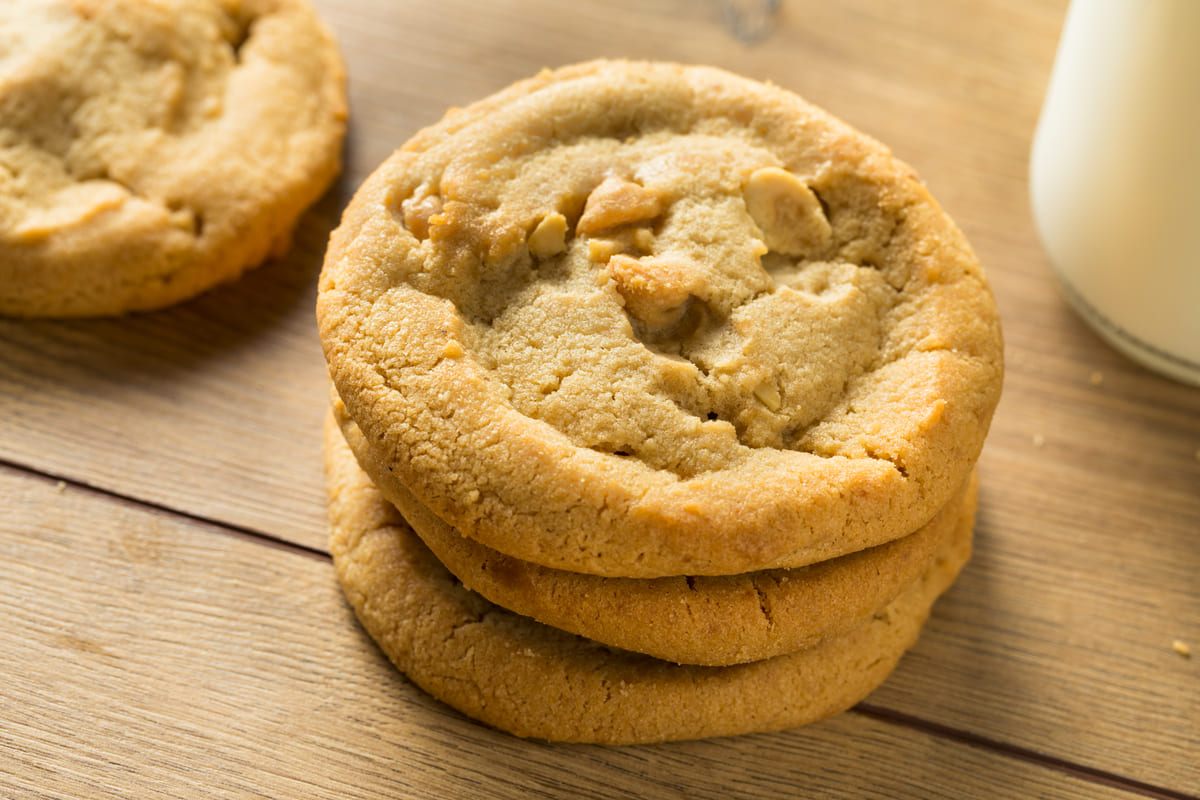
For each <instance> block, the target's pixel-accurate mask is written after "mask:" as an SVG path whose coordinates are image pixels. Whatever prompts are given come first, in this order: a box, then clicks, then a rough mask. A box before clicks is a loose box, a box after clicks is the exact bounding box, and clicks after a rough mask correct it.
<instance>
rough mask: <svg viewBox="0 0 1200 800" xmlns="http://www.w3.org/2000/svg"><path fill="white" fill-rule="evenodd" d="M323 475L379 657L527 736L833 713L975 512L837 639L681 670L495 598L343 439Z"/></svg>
mask: <svg viewBox="0 0 1200 800" xmlns="http://www.w3.org/2000/svg"><path fill="white" fill-rule="evenodd" d="M330 425H331V426H332V423H330ZM330 433H331V436H330V440H332V441H337V438H338V434H337V433H336V431H331V432H330ZM326 470H327V477H328V482H329V497H330V521H331V530H332V538H331V547H332V551H333V557H334V564H335V566H336V568H337V573H338V578H339V580H340V582H341V585H342V588H343V590H344V591H345V593H346V597H347V598H348V599H349V601H350V603H351V605H352V606H353V607H354V610H355V612H356V614H357V615H358V618H359V620H360V621H361V622H362V624H363V627H364V628H365V629H366V630H367V632H368V633H369V634H370V635H371V636H372V637H373V638H374V639H375V640H376V642H377V643H378V644H379V646H380V647H381V648H382V649H383V651H384V653H386V654H387V656H388V657H389V658H390V659H391V660H392V661H393V662H394V663H395V664H396V666H397V667H398V668H399V669H400V670H401V671H402V672H404V673H405V674H406V675H407V676H408V677H409V678H410V679H411V680H413V681H414V682H415V683H416V684H417V685H419V686H420V687H422V688H423V689H425V690H426V691H427V692H429V693H430V694H431V695H433V696H434V697H436V698H438V699H440V700H442V701H443V702H446V703H448V704H449V705H451V706H453V707H454V708H457V709H458V710H460V711H462V712H463V713H465V714H467V715H469V716H471V717H474V718H476V719H478V720H481V721H482V722H485V723H487V724H489V725H492V726H495V727H497V728H501V729H503V730H505V731H508V732H510V733H513V734H516V735H518V736H526V737H536V738H541V739H549V740H556V741H573V742H598V743H608V744H619V743H635V742H657V741H667V740H673V739H688V738H700V737H709V736H729V735H735V734H740V733H748V732H760V731H770V730H778V729H782V728H788V727H794V726H798V725H803V724H807V723H810V722H814V721H816V720H819V719H822V718H824V717H828V716H830V715H832V714H836V713H838V712H839V711H842V710H844V709H846V708H848V707H849V706H851V705H853V704H854V703H855V702H857V701H858V700H859V699H861V698H862V697H864V696H866V695H867V694H868V693H869V692H870V691H872V690H873V689H874V688H875V687H876V686H878V685H879V684H880V683H881V682H882V681H883V680H884V679H885V678H886V677H887V676H888V674H889V673H890V672H891V670H892V668H893V667H894V666H895V664H896V662H897V661H898V659H899V658H900V656H901V655H902V654H903V653H904V651H905V650H907V649H908V648H909V647H911V646H912V644H913V643H914V642H915V641H916V639H917V635H918V633H919V631H920V628H921V626H922V624H923V623H924V620H925V618H926V616H927V614H928V612H929V609H930V606H931V605H932V604H933V602H934V600H935V599H936V597H937V596H938V595H939V594H940V593H941V592H942V591H944V590H945V589H946V588H947V587H948V586H949V585H950V583H951V582H952V581H953V580H954V578H955V576H956V575H957V573H958V571H959V569H960V568H961V566H962V564H963V563H964V562H965V561H966V559H967V557H968V555H969V551H970V544H971V518H970V516H969V515H966V514H964V515H963V516H962V518H961V519H960V520H959V525H958V530H957V533H956V535H955V536H954V537H953V538H951V539H950V540H947V542H946V543H945V544H946V545H947V547H946V548H945V549H944V550H943V552H942V555H941V556H940V557H939V559H938V560H937V561H936V562H935V564H934V565H933V566H932V567H931V568H930V569H929V570H928V571H927V572H926V574H925V575H924V576H923V577H922V578H920V579H919V580H918V581H917V582H916V583H914V584H913V585H912V586H911V587H910V588H909V589H907V590H906V591H905V592H903V593H902V594H901V595H900V596H899V597H897V598H896V599H895V600H894V601H892V603H890V604H889V605H888V606H887V607H886V608H884V609H883V610H881V611H880V612H878V613H877V614H875V615H873V616H872V617H870V618H869V619H868V620H867V621H866V622H865V623H863V624H861V625H859V626H858V627H856V628H853V629H851V630H850V631H848V632H847V633H845V634H843V635H842V636H840V637H837V638H833V639H827V640H825V641H824V642H822V643H821V644H818V645H816V646H815V647H812V648H809V649H806V650H800V651H798V652H795V653H791V654H788V655H782V656H777V657H775V658H771V659H766V660H763V661H754V662H750V663H748V664H740V665H736V666H729V667H700V666H684V665H678V664H671V663H669V662H666V661H660V660H658V659H654V658H651V657H649V656H645V655H640V654H636V653H630V652H627V651H623V650H617V649H614V648H610V647H607V646H605V645H601V644H598V643H596V642H592V641H589V640H587V639H584V638H582V637H579V636H574V635H572V634H569V633H566V632H564V631H561V630H558V629H556V628H552V627H550V626H547V625H542V624H540V623H538V622H535V621H533V620H532V619H529V618H528V617H523V616H520V615H517V614H514V613H512V612H510V611H506V610H505V609H503V608H500V607H499V606H496V605H493V604H492V603H489V602H488V601H487V600H485V599H483V598H482V597H481V596H479V595H477V594H475V593H474V592H471V591H469V590H468V589H466V588H464V587H463V586H462V585H461V584H460V583H459V582H458V581H457V580H456V579H455V578H454V576H453V575H451V574H450V573H449V572H448V571H447V570H446V569H445V567H443V566H442V565H441V563H440V562H439V561H438V560H437V559H436V558H435V557H434V556H433V554H432V553H430V552H429V550H428V549H426V548H425V546H424V545H423V544H422V543H421V540H420V538H419V537H417V536H416V534H414V533H413V532H412V530H411V529H410V528H409V527H408V526H407V524H406V523H405V522H404V519H403V517H401V516H400V514H399V512H398V511H396V509H395V507H394V506H392V505H391V504H389V503H388V502H387V501H386V500H385V499H384V498H383V496H382V495H381V494H380V493H379V492H378V490H377V489H376V488H375V487H374V485H373V484H372V483H371V481H370V479H369V478H368V477H367V475H366V474H365V473H363V471H362V470H361V469H360V468H359V467H358V464H357V463H356V462H355V460H354V458H353V456H352V455H351V454H350V452H349V450H348V449H347V448H346V447H345V446H344V445H342V446H340V447H338V448H331V449H330V450H328V451H327V452H326Z"/></svg>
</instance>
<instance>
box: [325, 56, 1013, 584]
mask: <svg viewBox="0 0 1200 800" xmlns="http://www.w3.org/2000/svg"><path fill="white" fill-rule="evenodd" d="M318 318H319V322H320V328H321V336H322V342H323V345H324V348H325V353H326V358H327V360H328V362H329V365H330V372H331V375H332V378H333V381H334V384H335V386H336V388H337V391H338V393H339V394H340V396H341V398H342V400H343V401H344V402H345V405H346V408H347V410H348V411H349V414H350V416H351V417H352V418H353V420H354V422H355V423H357V424H358V426H359V427H360V428H361V429H362V431H363V433H364V435H365V436H366V438H367V440H368V442H370V452H369V456H370V457H369V458H368V459H366V460H365V463H364V464H363V466H364V467H365V468H366V469H367V471H368V472H374V473H375V474H379V473H380V472H381V471H383V470H388V471H391V472H392V473H393V474H394V475H397V476H399V477H400V480H401V482H402V483H403V484H405V485H406V486H407V487H408V488H409V490H410V491H411V492H412V494H413V495H414V496H415V497H416V498H417V499H418V500H419V501H420V502H421V503H423V504H424V505H425V506H427V507H429V508H430V509H432V510H433V511H434V512H435V513H437V514H438V515H439V516H440V517H442V518H443V519H445V520H446V521H447V522H448V523H450V524H451V525H453V526H454V527H456V528H457V529H458V530H459V531H460V532H462V533H463V534H464V535H467V536H469V537H471V538H473V539H476V540H477V541H479V542H481V543H483V544H485V545H487V546H489V547H491V548H493V549H495V550H499V551H500V552H503V553H507V554H508V555H511V556H514V557H516V558H521V559H524V560H527V561H532V562H534V563H538V564H543V565H546V566H551V567H556V568H559V569H567V570H574V571H577V572H585V573H592V574H599V575H607V576H627V577H654V576H660V575H679V574H692V575H704V574H731V573H739V572H747V571H751V570H760V569H768V568H773V567H795V566H801V565H804V564H808V563H812V562H814V561H818V560H822V559H825V558H831V557H834V556H837V555H841V554H844V553H848V552H852V551H855V550H860V549H862V548H864V547H868V546H872V545H875V544H880V543H882V542H885V541H890V540H892V539H895V538H898V537H900V536H903V535H905V534H907V533H909V532H911V531H913V530H916V529H917V528H918V527H920V526H921V525H923V524H924V523H926V522H927V521H928V520H929V519H930V518H931V517H932V516H933V515H934V514H935V513H936V512H937V510H938V509H940V508H941V507H942V506H943V505H945V503H946V502H948V501H949V500H950V498H951V497H952V496H953V495H954V493H955V491H956V490H957V489H958V487H960V486H961V485H962V483H963V481H964V480H965V479H966V477H967V475H968V473H969V472H970V469H971V467H972V465H973V463H974V461H975V459H976V457H977V456H978V454H979V451H980V448H981V446H982V444H983V439H984V436H985V434H986V432H987V428H988V424H989V421H990V418H991V414H992V410H993V408H994V407H995V404H996V402H997V400H998V397H999V392H1000V383H1001V373H1002V366H1001V339H1000V328H999V321H998V318H997V315H996V309H995V306H994V303H993V300H992V297H991V293H990V291H989V289H988V287H987V284H986V281H985V279H984V277H983V274H982V272H981V270H980V267H979V265H978V263H977V261H976V259H975V257H974V255H973V254H972V252H971V250H970V248H969V246H968V245H967V243H966V241H965V240H964V238H963V236H962V235H961V233H960V232H959V231H958V230H957V228H955V226H954V225H953V223H952V222H951V221H950V220H949V219H948V218H947V217H946V216H945V214H944V213H943V212H942V211H941V210H940V208H939V207H938V206H937V204H936V203H935V201H934V200H933V199H932V198H931V197H930V195H929V193H928V192H927V191H926V190H925V189H924V187H923V186H922V185H921V184H920V182H919V181H918V180H917V178H916V177H915V176H914V175H913V173H912V171H911V170H910V169H909V168H908V167H907V166H905V165H904V164H902V163H900V162H899V161H897V160H896V159H895V158H893V157H892V155H891V154H890V153H889V152H888V150H887V149H886V148H884V147H883V146H882V145H880V144H879V143H877V142H875V141H874V140H872V139H870V138H869V137H866V136H864V135H863V134H861V133H859V132H857V131H855V130H853V129H851V128H849V127H848V126H846V125H845V124H843V123H841V122H839V121H837V120H835V119H833V118H832V117H830V116H829V115H828V114H826V113H824V112H822V111H820V110H819V109H816V108H814V107H813V106H811V105H808V104H807V103H805V102H804V101H803V100H801V99H800V98H798V97H796V96H795V95H793V94H791V93H789V92H786V91H784V90H782V89H780V88H778V87H774V86H770V85H763V84H759V83H755V82H753V81H749V80H746V79H743V78H739V77H737V76H734V75H731V74H729V73H726V72H722V71H720V70H716V69H710V68H702V67H686V66H680V65H673V64H658V63H629V62H594V63H589V64H583V65H578V66H573V67H568V68H564V69H560V70H558V71H555V72H545V73H543V74H541V75H539V76H537V77H535V78H533V79H530V80H527V81H524V82H521V83H518V84H516V85H514V86H512V87H510V88H509V89H506V90H505V91H503V92H501V93H499V94H497V95H495V96H493V97H491V98H488V99H486V100H484V101H482V102H480V103H477V104H475V105H473V106H470V107H468V108H466V109H462V110H454V111H451V112H450V113H449V114H448V115H447V116H446V118H445V119H443V120H442V121H441V122H440V123H438V124H437V125H435V126H433V127H431V128H429V129H427V130H425V131H422V132H421V133H419V134H418V135H417V136H416V137H414V139H412V140H411V141H410V142H409V143H408V144H407V145H405V147H403V148H402V149H401V150H399V151H398V152H396V153H395V154H394V155H393V156H392V157H391V158H389V159H388V160H387V161H386V162H385V163H384V164H383V165H382V166H381V167H380V168H379V169H378V170H376V172H375V173H374V174H373V175H371V176H370V177H369V178H368V179H367V181H366V182H365V183H364V184H363V186H362V187H361V188H360V190H359V191H358V193H357V194H356V196H355V198H354V199H353V200H352V202H351V204H350V206H349V207H348V209H347V211H346V213H345V216H344V218H343V222H342V225H341V226H340V227H339V229H338V230H337V231H336V232H335V233H334V235H333V237H332V240H331V243H330V247H329V249H328V251H327V254H326V261H325V267H324V270H323V273H322V279H321V286H320V294H319V298H318Z"/></svg>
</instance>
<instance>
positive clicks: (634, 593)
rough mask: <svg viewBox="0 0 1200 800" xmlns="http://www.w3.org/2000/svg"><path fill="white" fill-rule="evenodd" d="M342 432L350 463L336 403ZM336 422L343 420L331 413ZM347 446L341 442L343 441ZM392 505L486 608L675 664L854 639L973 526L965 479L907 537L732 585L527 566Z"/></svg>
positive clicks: (405, 499)
mask: <svg viewBox="0 0 1200 800" xmlns="http://www.w3.org/2000/svg"><path fill="white" fill-rule="evenodd" d="M334 412H335V413H334V418H335V419H336V420H337V422H338V424H339V426H340V428H341V433H338V432H336V431H333V429H332V426H329V428H328V430H327V434H326V435H327V436H329V437H331V438H330V440H329V441H327V442H326V444H325V447H326V448H327V449H328V450H330V451H334V453H335V455H333V456H331V457H339V458H340V457H342V456H340V455H336V451H337V450H339V449H344V448H346V447H347V446H349V448H350V450H351V452H355V451H361V450H362V449H363V447H364V444H365V443H364V442H363V439H362V433H361V432H360V431H359V430H358V427H357V426H356V425H355V424H354V423H353V422H352V421H350V420H349V419H348V418H347V417H346V416H345V413H344V408H343V407H341V404H340V402H338V401H336V400H335V402H334ZM338 412H341V413H338ZM343 436H344V438H343ZM383 482H385V483H389V484H390V485H389V491H388V492H387V495H388V496H389V497H395V498H399V500H400V502H398V503H396V505H397V508H398V510H399V511H400V512H401V514H402V515H403V516H404V518H405V520H406V521H407V522H408V524H409V525H410V526H412V528H413V530H414V531H415V532H416V533H417V535H419V536H420V537H421V540H422V541H423V542H424V543H425V545H426V547H428V548H429V549H430V550H431V551H432V552H433V554H434V556H436V557H437V559H438V560H439V561H441V562H442V564H443V565H445V567H446V568H447V569H448V570H449V571H450V572H451V573H452V574H453V575H454V576H455V577H456V578H458V579H459V580H460V581H462V583H463V584H464V585H465V586H466V587H467V588H468V589H471V590H473V591H476V592H478V593H479V594H481V595H483V596H484V597H485V598H487V599H488V600H490V601H491V602H493V603H495V604H497V605H499V606H502V607H504V608H507V609H509V610H510V611H514V612H516V613H518V614H522V615H524V616H527V617H532V618H534V619H536V620H537V621H538V622H541V623H544V624H546V625H551V626H553V627H556V628H561V629H563V630H566V631H570V632H571V633H576V634H579V635H580V636H584V637H586V638H588V639H593V640H595V641H599V642H602V643H604V644H608V645H612V646H613V647H620V648H622V649H625V650H632V651H635V652H638V653H645V654H647V655H651V656H654V657H655V658H659V659H663V660H666V661H673V662H677V663H681V664H701V665H705V666H725V665H729V664H739V663H745V662H747V661H758V660H761V659H764V658H769V657H771V656H776V655H780V654H783V653H790V652H793V651H796V650H800V649H803V648H805V647H810V646H812V645H814V644H816V643H817V642H818V641H820V640H821V639H824V638H827V637H830V636H836V635H839V634H842V633H845V632H846V631H848V630H850V629H851V628H854V627H856V626H858V625H860V624H862V623H863V622H865V620H866V618H867V617H869V616H871V615H872V614H874V613H875V612H877V611H879V610H880V609H881V608H883V607H884V606H885V605H887V604H888V603H890V602H891V601H892V600H894V599H895V598H896V597H897V596H898V595H899V594H900V593H901V592H902V591H903V590H904V589H906V588H908V587H909V586H910V585H911V584H913V583H914V582H915V581H917V580H918V579H919V578H920V577H921V575H923V574H924V573H925V572H926V570H927V569H928V568H929V566H930V565H931V564H932V563H933V561H934V559H935V557H936V556H937V555H938V553H939V552H940V550H941V549H942V548H943V545H944V544H945V542H946V541H947V540H948V539H950V538H951V537H953V536H954V534H955V531H956V529H957V527H958V525H959V522H960V520H961V519H962V518H963V517H964V516H967V517H969V516H972V515H973V513H974V508H975V500H976V490H977V482H976V481H975V479H974V473H972V478H971V479H970V480H969V483H968V485H967V486H966V487H964V489H963V491H962V492H960V494H959V495H958V496H956V497H955V498H954V499H952V500H951V501H950V503H949V504H948V505H947V506H945V507H944V508H943V509H942V510H941V511H939V512H938V513H937V515H936V516H935V517H934V518H933V520H932V521H931V522H929V523H928V524H927V525H925V526H924V527H923V528H921V529H920V530H918V531H917V532H915V533H911V534H909V535H908V536H904V537H901V538H900V539H896V540H894V541H892V542H888V543H887V544H883V545H878V546H876V547H874V548H871V549H869V550H865V551H860V552H858V553H852V554H849V555H845V556H841V557H839V558H836V559H833V560H830V561H822V562H819V563H817V564H811V565H809V566H806V567H797V568H795V569H775V570H765V571H762V572H753V573H744V574H741V575H721V576H711V577H707V576H699V577H692V576H688V577H684V576H673V577H663V578H649V579H642V578H602V577H599V576H595V575H585V574H583V573H578V572H566V571H563V570H555V569H551V568H549V567H543V566H540V565H537V564H531V563H529V562H527V561H521V560H519V559H515V558H511V557H509V556H506V555H504V554H503V553H498V552H496V551H495V550H489V549H488V548H486V547H484V546H483V545H481V544H479V543H478V542H475V541H473V540H471V539H468V538H466V537H465V536H462V535H460V534H459V533H457V532H456V531H455V530H454V529H453V528H451V527H450V526H449V525H447V524H446V523H445V522H444V521H442V519H441V518H440V517H438V516H437V515H436V514H434V513H433V512H431V511H430V510H429V509H427V508H425V507H424V506H422V505H421V504H420V503H418V502H416V500H414V499H413V497H412V494H411V493H409V492H408V491H407V490H405V489H404V487H403V486H400V485H399V483H398V482H397V481H396V480H395V478H394V477H392V476H391V475H390V474H385V475H384V476H383Z"/></svg>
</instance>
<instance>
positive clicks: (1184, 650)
mask: <svg viewBox="0 0 1200 800" xmlns="http://www.w3.org/2000/svg"><path fill="white" fill-rule="evenodd" d="M1171 649H1172V650H1174V651H1175V652H1176V653H1179V655H1181V656H1183V657H1184V658H1191V657H1192V648H1190V647H1188V646H1187V642H1185V641H1183V640H1182V639H1176V640H1175V641H1173V642H1171Z"/></svg>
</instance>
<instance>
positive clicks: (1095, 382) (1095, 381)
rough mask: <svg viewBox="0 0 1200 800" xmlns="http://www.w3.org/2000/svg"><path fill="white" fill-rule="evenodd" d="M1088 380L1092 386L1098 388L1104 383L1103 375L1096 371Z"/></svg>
mask: <svg viewBox="0 0 1200 800" xmlns="http://www.w3.org/2000/svg"><path fill="white" fill-rule="evenodd" d="M1088 380H1089V381H1091V382H1092V386H1099V385H1100V384H1102V383H1104V373H1103V372H1101V371H1100V370H1096V371H1095V372H1093V373H1092V374H1091V375H1090V376H1089V377H1088Z"/></svg>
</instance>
